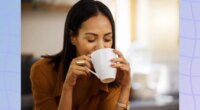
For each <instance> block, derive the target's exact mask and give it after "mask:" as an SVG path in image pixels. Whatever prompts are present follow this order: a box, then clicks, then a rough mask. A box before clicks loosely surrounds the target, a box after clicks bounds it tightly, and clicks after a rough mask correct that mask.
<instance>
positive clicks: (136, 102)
mask: <svg viewBox="0 0 200 110" xmlns="http://www.w3.org/2000/svg"><path fill="white" fill-rule="evenodd" d="M77 1H78V0H22V4H21V6H22V13H21V18H22V21H21V23H22V25H21V26H22V41H21V42H22V110H32V107H33V98H32V95H31V86H30V80H29V71H30V66H31V64H32V63H33V62H34V61H36V60H37V59H38V58H39V57H40V56H41V55H45V54H55V53H57V52H59V51H60V50H61V49H62V43H63V41H62V40H63V30H64V23H65V18H66V15H67V12H68V10H69V9H70V7H71V6H72V5H73V4H74V3H76V2H77ZM100 1H102V2H103V3H105V4H106V5H107V6H108V7H109V8H110V10H111V11H112V14H113V16H114V19H115V23H116V48H117V49H119V50H120V51H122V52H123V53H124V55H125V56H126V58H127V60H128V61H129V62H130V64H131V69H132V71H131V74H132V92H131V98H130V104H131V110H133V109H134V110H178V109H179V93H178V92H179V74H178V73H179V72H178V70H179V69H178V67H179V62H178V52H179V1H178V0H100Z"/></svg>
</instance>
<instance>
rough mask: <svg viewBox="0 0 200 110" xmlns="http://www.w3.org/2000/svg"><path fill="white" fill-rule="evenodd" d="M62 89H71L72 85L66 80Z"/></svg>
mask: <svg viewBox="0 0 200 110" xmlns="http://www.w3.org/2000/svg"><path fill="white" fill-rule="evenodd" d="M63 90H73V85H71V84H69V83H68V82H65V83H64V85H63Z"/></svg>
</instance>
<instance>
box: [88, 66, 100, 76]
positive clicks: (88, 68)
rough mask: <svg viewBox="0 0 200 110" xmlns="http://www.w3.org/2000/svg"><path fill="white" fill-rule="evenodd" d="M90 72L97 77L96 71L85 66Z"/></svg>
mask: <svg viewBox="0 0 200 110" xmlns="http://www.w3.org/2000/svg"><path fill="white" fill-rule="evenodd" d="M87 69H88V70H89V71H90V72H91V73H92V74H94V75H95V76H96V77H97V78H99V75H98V74H97V73H95V72H94V71H92V70H91V69H89V68H87Z"/></svg>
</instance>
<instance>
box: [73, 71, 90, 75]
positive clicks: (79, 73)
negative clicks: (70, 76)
mask: <svg viewBox="0 0 200 110" xmlns="http://www.w3.org/2000/svg"><path fill="white" fill-rule="evenodd" d="M73 73H74V74H76V75H78V76H80V75H83V76H88V74H87V73H86V72H85V71H81V70H73Z"/></svg>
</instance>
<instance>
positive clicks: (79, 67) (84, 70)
mask: <svg viewBox="0 0 200 110" xmlns="http://www.w3.org/2000/svg"><path fill="white" fill-rule="evenodd" d="M72 69H73V70H78V71H83V72H85V73H86V74H88V75H90V72H89V71H88V69H87V67H84V66H78V65H76V66H73V67H72Z"/></svg>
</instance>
